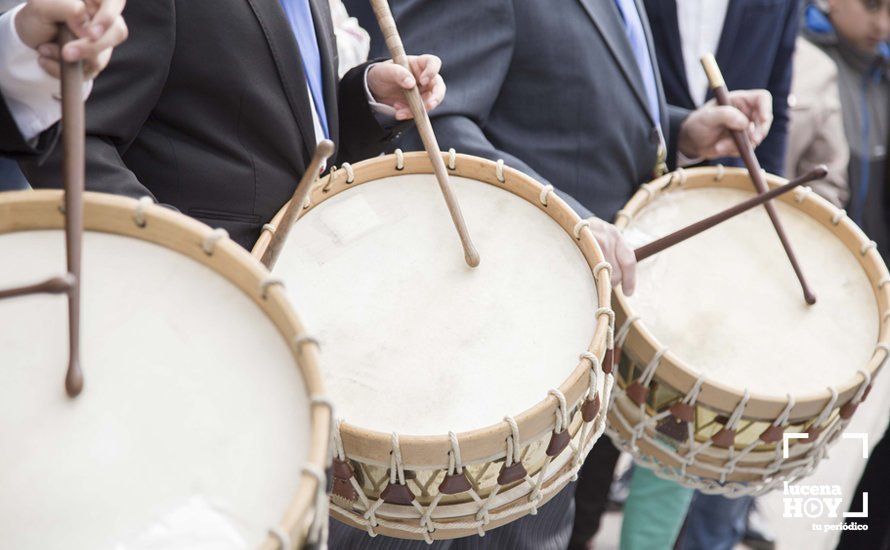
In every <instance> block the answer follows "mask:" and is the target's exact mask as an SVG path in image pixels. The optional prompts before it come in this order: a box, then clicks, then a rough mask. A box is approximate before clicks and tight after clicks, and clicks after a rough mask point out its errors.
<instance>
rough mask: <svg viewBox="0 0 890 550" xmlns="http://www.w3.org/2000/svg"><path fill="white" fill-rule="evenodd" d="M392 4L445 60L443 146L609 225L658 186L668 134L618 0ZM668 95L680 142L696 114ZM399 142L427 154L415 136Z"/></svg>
mask: <svg viewBox="0 0 890 550" xmlns="http://www.w3.org/2000/svg"><path fill="white" fill-rule="evenodd" d="M637 3H638V7H639V10H640V13H641V15H642V17H641V19H642V21H643V24H644V26H645V30H646V33H647V37H648V38H649V45H650V57H651V58H652V60H653V63H654V60H655V52H654V51H652V49H651V44H652V40H651V35H650V32H649V27H648V23H647V19H646V17H645V10H644V8H643V6H642V2H640V1H639V0H638V2H637ZM390 4H391V5H392V9H393V12H394V14H395V17H396V21H397V23H398V25H399V29H400V31H401V34H402V38H403V41H404V43H405V47H406V49H407V51H409V52H420V51H422V52H425V53H433V54H436V55H438V56H440V57H441V58H442V61H443V71H442V72H443V76H444V78H445V82H446V84H447V85H448V93H447V94H446V97H445V101H444V102H443V103H442V105H441V106H440V107H439V108H437V109H436V110H435V111H434V112H433V113H432V118H433V126H434V128H435V130H436V135H437V137H438V140H439V145H440V147H441V148H442V149H448V148H450V147H453V148H455V149H456V150H457V151H458V152H461V153H469V154H473V155H478V156H481V157H486V158H489V159H492V160H496V159H499V158H502V159H504V162H505V163H506V164H507V165H508V166H511V167H513V168H516V169H519V170H521V171H523V172H525V173H527V174H529V175H531V176H532V177H535V178H537V179H538V180H539V181H541V182H542V183H544V182H550V183H551V184H553V185H554V186H555V187H556V188H557V189H560V190H562V191H564V192H566V193H568V194H570V195H572V196H574V197H575V198H576V199H578V201H580V202H581V203H582V204H583V205H584V206H586V207H587V208H589V209H590V210H592V211H593V212H594V213H596V214H597V215H598V216H600V217H602V218H604V219H611V218H612V217H613V216H614V214H615V212H616V211H617V210H618V209H619V208H621V206H623V205H624V203H625V202H626V201H627V199H628V198H629V197H630V195H631V194H632V193H633V191H634V189H635V188H636V186H637V185H639V184H640V183H643V182H646V181H648V180H649V179H651V177H652V174H653V169H654V167H655V164H656V157H657V151H658V145H659V138H658V133H657V131H656V130H655V121H653V120H652V118H651V116H650V114H649V111H648V109H647V107H646V99H645V95H644V92H643V91H642V90H643V82H642V77H641V75H640V71H639V68H638V67H637V65H636V61H635V58H634V56H633V53H632V52H631V49H630V44H629V43H628V40H627V37H626V35H625V32H624V27H623V24H624V23H623V21H622V19H621V15H620V13H619V11H618V8H617V6H616V5H615V2H614V0H559V1H544V0H450V1H447V2H446V1H430V0H390ZM375 53H382V52H379V51H378V52H375ZM655 75H656V78H658V71H657V70H656V71H655ZM658 88H659V94H660V102H661V109H660V111H661V115H662V116H661V120H660V121H657V122H658V124H660V125H661V127H662V128H663V129H664V133H665V134H666V138H667V140H668V145H669V146H670V145H671V144H673V143H675V140H672V139H671V138H672V137H673V136H675V134H676V131H677V129H678V127H679V124H680V122H681V121H682V119H683V118H684V117H685V115H686V114H687V111H685V110H682V109H673V108H670V109H669V108H668V107H667V106H666V105H665V102H664V96H663V94H662V93H661V82H660V80H659V82H658ZM400 145H401V146H402V148H405V149H420V148H421V144H420V141H419V139H418V138H417V135H416V132H415V131H413V130H412V131H411V132H406V134H405V137H404V139H403V140H402V141H401V143H400ZM674 156H675V155H674V152H673V149H672V148H670V147H669V151H668V159H671V158H673V157H674Z"/></svg>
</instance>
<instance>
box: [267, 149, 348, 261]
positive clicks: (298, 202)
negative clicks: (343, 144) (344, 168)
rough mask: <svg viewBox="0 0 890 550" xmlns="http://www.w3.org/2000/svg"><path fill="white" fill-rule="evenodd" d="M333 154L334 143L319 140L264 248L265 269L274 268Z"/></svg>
mask: <svg viewBox="0 0 890 550" xmlns="http://www.w3.org/2000/svg"><path fill="white" fill-rule="evenodd" d="M333 154H334V142H333V141H331V140H329V139H323V140H321V141H320V142H319V143H318V145H317V146H316V147H315V153H314V154H313V155H312V160H311V161H309V167H308V168H306V171H305V172H303V178H302V179H301V180H300V183H298V184H297V188H296V189H295V190H294V195H293V197H291V200H290V201H288V203H287V207H286V208H285V210H284V215H283V216H281V221H280V222H279V223H278V227H276V228H275V232H274V233H273V234H272V240H271V242H270V243H269V246H268V247H267V248H266V251H265V252H263V257H262V258H260V261H261V262H263V265H265V266H266V267H267V268H269V269H272V267H274V266H275V262H276V261H278V255H279V254H281V249H282V248H284V242H285V241H286V240H287V235H288V233H290V230H291V227H293V225H294V222H295V221H297V218H299V217H300V213H301V212H302V211H303V202H304V201H305V200H306V197H307V196H309V191H311V190H312V183H313V182H315V178H317V177H318V174H319V172H321V167H322V165H323V164H324V162H325V161H326V160H328V157H330V156H331V155H333Z"/></svg>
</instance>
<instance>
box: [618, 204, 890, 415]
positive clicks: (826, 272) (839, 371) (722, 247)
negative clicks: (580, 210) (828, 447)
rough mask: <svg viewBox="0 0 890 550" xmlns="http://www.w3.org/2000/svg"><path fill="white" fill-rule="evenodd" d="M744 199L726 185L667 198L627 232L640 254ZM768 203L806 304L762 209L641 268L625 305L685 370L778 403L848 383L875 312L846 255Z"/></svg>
mask: <svg viewBox="0 0 890 550" xmlns="http://www.w3.org/2000/svg"><path fill="white" fill-rule="evenodd" d="M751 196H752V193H750V192H745V191H741V190H737V189H729V188H725V189H723V188H704V189H680V190H677V191H675V192H670V193H664V194H662V195H660V196H659V197H658V198H657V199H655V200H654V201H653V202H652V203H651V204H649V205H647V206H646V207H645V208H643V210H642V211H641V212H639V213H638V214H637V215H636V216H635V217H634V218H633V219H632V220H631V222H630V224H629V226H628V228H627V229H626V230H625V236H626V237H627V238H628V239H629V240H630V241H631V242H632V244H633V245H634V246H639V245H641V244H645V243H646V242H649V241H652V240H654V239H655V238H656V237H660V236H663V235H666V234H668V233H670V232H672V231H674V230H676V229H679V228H680V227H682V226H685V225H688V224H689V223H691V222H693V221H696V220H698V219H701V218H704V217H706V216H708V215H710V214H714V213H716V212H718V211H720V210H723V209H725V208H728V207H729V206H732V205H734V204H736V203H739V202H741V201H743V200H745V199H747V198H750V197H751ZM773 203H774V204H775V205H776V208H777V210H778V212H779V216H780V218H781V219H782V222H783V225H784V226H785V229H786V231H787V234H788V237H789V240H790V241H791V243H792V244H793V246H794V250H795V252H796V254H797V257H798V259H799V261H800V264H801V267H802V269H803V271H804V273H805V274H806V276H807V279H808V281H809V283H810V285H811V287H812V288H813V291H814V292H815V293H816V296H817V298H818V301H817V303H816V304H815V305H813V306H808V305H807V304H806V303H805V302H804V300H803V297H802V294H801V289H800V285H799V283H798V281H797V278H796V277H795V275H794V272H793V271H792V269H791V265H790V263H789V261H788V258H787V256H786V255H785V252H784V250H783V249H782V246H781V244H780V242H779V239H778V237H777V236H776V233H775V230H774V229H773V226H772V224H771V223H770V220H769V218H768V216H767V214H766V211H765V210H764V209H763V208H758V209H755V210H752V211H749V212H747V213H745V214H742V215H740V216H738V217H736V218H734V219H732V220H730V221H727V222H725V223H723V224H721V225H719V226H717V227H715V228H713V229H710V230H708V231H706V232H704V233H702V234H700V235H698V236H696V237H695V238H693V239H690V240H688V241H685V242H683V243H680V244H678V245H676V246H674V247H671V248H669V249H667V250H665V251H664V252H661V253H659V254H657V255H656V256H653V257H652V258H649V259H647V260H645V261H643V262H641V263H640V264H639V266H638V276H637V280H638V283H637V289H636V292H635V293H634V295H633V296H631V297H629V298H627V299H628V302H629V304H630V306H631V308H632V310H633V312H634V313H635V314H637V315H639V316H640V319H641V320H642V322H643V323H644V324H645V326H646V327H647V329H648V330H649V331H650V332H651V334H652V335H654V336H655V338H656V339H657V340H658V341H659V342H660V343H661V344H662V345H664V346H667V348H668V349H669V350H670V351H671V352H673V353H674V354H676V355H677V356H678V357H679V358H680V359H681V360H683V361H684V362H685V363H686V364H687V365H688V366H689V367H690V368H692V369H694V370H697V371H699V372H701V373H704V374H705V375H707V377H708V379H709V380H713V381H715V382H719V383H721V384H724V385H726V386H728V387H731V388H737V389H739V391H740V392H741V390H743V389H745V388H747V389H748V390H750V391H751V392H752V393H756V394H760V395H765V396H774V397H778V398H783V399H784V398H785V396H786V395H787V394H789V393H791V394H793V395H796V396H801V395H808V394H813V393H818V392H824V391H825V389H826V388H827V387H839V386H841V385H842V384H844V383H845V382H848V381H849V380H850V379H851V377H852V376H853V375H854V374H855V372H856V368H857V367H860V368H861V367H864V366H865V365H867V364H868V363H869V360H870V358H871V357H872V354H873V353H874V349H875V342H876V341H877V340H878V329H879V316H878V309H877V302H876V299H875V295H874V291H873V290H872V286H871V284H870V282H869V279H868V276H867V274H866V272H865V270H864V269H863V268H862V266H860V264H859V262H858V260H857V257H856V256H855V255H854V253H853V252H851V251H850V250H849V249H848V248H847V247H846V246H845V245H844V243H843V242H842V241H841V240H840V239H839V238H838V237H837V236H835V235H834V234H833V233H832V232H831V231H829V230H828V229H827V228H826V227H825V226H823V225H822V224H820V223H819V222H817V221H816V220H814V219H813V218H812V217H810V216H808V215H806V214H805V213H804V212H802V211H801V210H798V209H796V208H793V207H791V206H789V205H787V204H785V203H782V202H779V201H773Z"/></svg>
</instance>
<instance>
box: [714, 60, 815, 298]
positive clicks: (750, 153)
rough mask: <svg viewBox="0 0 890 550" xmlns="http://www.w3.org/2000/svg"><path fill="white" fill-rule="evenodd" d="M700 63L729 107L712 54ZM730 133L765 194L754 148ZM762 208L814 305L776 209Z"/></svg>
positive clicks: (716, 95) (719, 99)
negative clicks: (764, 209)
mask: <svg viewBox="0 0 890 550" xmlns="http://www.w3.org/2000/svg"><path fill="white" fill-rule="evenodd" d="M701 63H702V66H703V67H704V69H705V73H706V74H707V75H708V81H709V82H710V84H711V90H712V91H713V92H714V98H715V99H716V100H717V103H719V104H720V105H725V106H727V105H731V102H730V101H729V91H728V90H727V88H726V82H725V81H724V80H723V75H722V74H721V73H720V67H718V66H717V60H716V59H714V56H713V55H712V54H707V55H705V56H704V57H702V58H701ZM730 133H731V134H732V139H733V141H735V144H736V147H737V148H738V150H739V154H740V155H741V156H742V160H743V161H744V163H745V167H747V168H748V173H749V175H750V176H751V181H752V182H753V183H754V187H755V189H757V192H758V193H765V192H766V189H767V187H766V182H765V181H764V178H763V172H762V171H761V168H760V163H759V162H758V161H757V157H756V156H755V155H754V147H752V146H751V142H750V141H749V140H748V136H747V134H745V132H743V131H732V132H730ZM764 208H766V213H767V214H769V218H770V220H771V221H772V223H773V227H775V228H776V233H777V234H778V235H779V240H780V241H782V247H783V248H784V249H785V254H787V255H788V259H789V260H790V261H791V267H792V268H793V269H794V273H795V275H797V279H798V280H799V281H800V286H801V288H802V289H803V296H804V300H806V302H807V303H808V304H810V305H813V304H815V303H816V295H815V294H813V291H812V290H811V289H810V286H809V285H808V284H807V280H806V278H805V277H804V274H803V270H801V268H800V264H799V263H798V262H797V256H796V255H795V254H794V250H793V249H792V248H791V243H790V242H789V241H788V236H787V235H786V234H785V228H784V227H782V222H781V221H780V220H779V215H778V214H776V209H775V208H774V207H773V205H772V204H771V203H766V204H765V205H764Z"/></svg>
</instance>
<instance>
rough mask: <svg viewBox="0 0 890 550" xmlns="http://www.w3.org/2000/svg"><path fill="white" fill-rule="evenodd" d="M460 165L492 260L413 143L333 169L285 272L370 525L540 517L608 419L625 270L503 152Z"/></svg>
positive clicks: (357, 520)
mask: <svg viewBox="0 0 890 550" xmlns="http://www.w3.org/2000/svg"><path fill="white" fill-rule="evenodd" d="M445 161H446V163H447V165H448V167H449V171H450V174H451V183H452V186H453V187H454V192H455V194H456V195H457V197H458V198H459V200H460V203H461V208H462V210H463V213H464V216H465V218H466V220H467V224H468V227H469V230H470V233H471V234H472V237H473V240H474V242H475V244H476V246H477V247H478V250H479V252H480V254H481V256H482V263H481V265H480V266H479V267H477V268H475V269H473V268H469V267H467V265H466V264H465V263H464V259H463V254H462V251H461V248H460V244H459V241H458V237H457V233H456V232H455V230H454V227H453V225H452V223H451V220H450V219H449V216H448V211H447V209H446V206H445V202H444V201H443V199H442V196H441V194H440V192H439V189H438V186H437V183H436V179H435V177H434V176H433V175H432V168H431V165H430V161H429V159H428V158H427V156H426V155H425V154H424V153H411V154H405V155H402V154H401V152H397V154H396V155H395V156H392V155H391V156H385V157H379V158H376V159H373V160H369V161H365V162H362V163H361V164H357V165H355V166H349V165H345V166H343V167H341V169H339V170H335V171H333V172H332V173H331V174H330V175H328V176H327V177H325V178H323V179H321V180H320V181H319V182H318V183H317V185H316V186H315V187H314V188H313V190H312V193H311V195H310V196H309V198H308V201H307V202H306V203H305V204H304V207H305V208H304V209H303V214H302V217H301V218H300V219H299V220H298V221H297V223H296V224H295V225H294V229H293V233H292V234H291V235H290V237H289V239H288V241H287V244H286V246H285V248H284V250H283V252H282V254H281V256H280V258H279V259H278V262H277V264H276V265H275V269H274V270H273V275H276V276H277V277H279V278H281V279H283V281H284V282H285V283H286V286H287V288H288V291H289V293H290V296H291V298H292V299H293V301H294V303H295V304H296V306H297V307H298V308H299V309H300V312H301V314H303V315H305V317H306V319H307V322H308V323H309V324H310V326H312V327H313V330H315V331H317V333H316V335H315V336H316V337H317V338H318V339H319V341H320V342H321V345H322V348H323V349H324V353H325V368H324V377H325V385H326V387H327V388H328V390H329V391H330V392H331V395H332V398H333V399H334V400H335V401H336V402H337V404H338V416H339V418H340V422H339V429H338V430H337V431H335V449H334V451H335V459H334V468H333V475H334V485H333V496H332V499H331V501H332V514H333V516H334V517H336V518H337V519H338V520H340V521H343V522H346V523H348V524H351V525H353V526H355V527H359V528H362V529H366V530H367V531H368V532H369V533H370V534H372V535H373V534H376V533H382V534H384V535H388V536H394V537H400V538H409V539H426V540H428V541H429V540H432V539H449V538H455V537H461V536H466V535H471V534H475V533H479V534H483V533H484V531H485V530H487V529H492V528H494V527H497V526H499V525H503V524H505V523H507V522H509V521H512V520H514V519H516V518H519V517H521V516H523V515H525V514H528V513H534V512H535V511H536V510H537V508H538V507H539V506H541V505H543V504H544V503H545V502H547V500H548V499H550V498H551V497H552V496H553V495H554V494H555V493H556V492H557V491H559V490H560V489H561V488H562V487H563V486H564V485H565V484H566V483H568V481H569V480H570V479H572V478H573V477H574V476H575V475H576V472H577V469H578V467H579V466H580V464H581V462H582V461H583V459H584V457H585V456H586V454H587V452H588V450H589V449H590V447H591V446H592V445H593V443H594V441H595V440H596V439H597V438H598V437H599V436H600V434H601V433H602V431H603V429H604V428H605V418H604V413H603V407H601V405H602V404H604V403H605V402H606V401H607V397H608V392H609V388H610V387H611V377H609V376H605V375H604V374H603V371H602V368H601V366H600V365H601V361H602V359H603V356H604V354H605V353H606V349H607V347H608V345H609V336H610V334H611V328H612V324H611V321H613V317H612V312H611V310H610V309H609V307H608V304H609V298H610V286H609V278H610V275H609V269H608V265H607V264H606V263H605V262H604V261H603V256H602V254H601V252H600V250H599V248H598V246H597V244H596V242H595V240H594V238H593V236H592V234H591V232H590V230H589V229H587V228H586V223H585V222H583V221H581V220H580V218H579V217H578V216H577V215H576V214H575V213H574V212H573V211H572V210H571V209H570V208H569V207H568V206H567V205H566V204H565V203H564V202H563V201H562V200H561V199H560V198H559V197H557V195H556V194H555V193H554V192H553V189H552V187H550V186H547V187H544V186H542V185H541V184H539V183H537V182H535V181H534V180H532V179H531V178H529V177H527V176H524V175H522V174H521V173H519V172H517V171H515V170H512V169H509V168H505V167H504V166H503V163H502V162H501V163H494V162H490V161H487V160H484V159H480V158H476V157H472V156H465V155H455V154H454V153H453V152H452V153H451V154H450V155H448V154H446V155H445ZM279 219H280V216H279ZM277 222H278V219H276V220H273V223H272V224H270V225H269V226H267V228H266V229H267V231H266V234H265V235H263V237H262V238H261V239H260V241H259V242H258V243H257V246H256V248H255V249H254V253H255V254H256V255H258V256H261V255H262V253H263V252H264V251H265V248H266V246H268V244H269V242H270V235H271V233H272V232H274V230H275V224H276V223H277Z"/></svg>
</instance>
